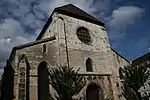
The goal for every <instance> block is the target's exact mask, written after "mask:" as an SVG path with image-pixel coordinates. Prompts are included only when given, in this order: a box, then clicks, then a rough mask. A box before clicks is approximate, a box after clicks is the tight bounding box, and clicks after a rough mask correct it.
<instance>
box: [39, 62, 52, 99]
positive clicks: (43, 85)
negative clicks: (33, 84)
mask: <svg viewBox="0 0 150 100" xmlns="http://www.w3.org/2000/svg"><path fill="white" fill-rule="evenodd" d="M49 93H50V92H49V78H48V68H47V63H46V62H45V61H43V62H41V63H40V64H39V66H38V100H48V98H49Z"/></svg>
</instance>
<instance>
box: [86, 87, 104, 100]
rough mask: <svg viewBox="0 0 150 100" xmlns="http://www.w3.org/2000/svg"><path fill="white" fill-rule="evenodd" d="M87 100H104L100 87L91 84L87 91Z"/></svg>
mask: <svg viewBox="0 0 150 100" xmlns="http://www.w3.org/2000/svg"><path fill="white" fill-rule="evenodd" d="M86 100H104V97H103V94H102V91H101V89H100V87H98V86H97V85H96V84H91V85H89V86H88V87H87V90H86Z"/></svg>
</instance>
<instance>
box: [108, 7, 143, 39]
mask: <svg viewBox="0 0 150 100" xmlns="http://www.w3.org/2000/svg"><path fill="white" fill-rule="evenodd" d="M143 13H144V9H142V8H139V7H133V6H125V7H120V8H118V9H116V10H114V11H113V12H112V16H111V19H110V22H109V25H110V26H109V27H110V33H111V34H110V37H111V38H112V39H119V38H122V37H123V36H124V35H125V31H126V29H127V28H128V27H130V25H133V24H135V23H136V22H137V21H138V20H139V19H140V18H141V17H142V15H143Z"/></svg>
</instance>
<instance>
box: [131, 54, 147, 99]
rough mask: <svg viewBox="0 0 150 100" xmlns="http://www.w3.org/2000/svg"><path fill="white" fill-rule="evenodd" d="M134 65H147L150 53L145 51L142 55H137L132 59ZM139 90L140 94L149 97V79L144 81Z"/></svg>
mask: <svg viewBox="0 0 150 100" xmlns="http://www.w3.org/2000/svg"><path fill="white" fill-rule="evenodd" d="M132 64H134V65H145V64H146V65H149V64H150V53H147V54H145V55H143V56H140V57H138V58H137V59H135V60H133V61H132ZM139 92H141V96H142V97H145V96H148V97H149V99H150V80H148V81H147V82H145V84H144V86H143V87H141V88H140V90H139Z"/></svg>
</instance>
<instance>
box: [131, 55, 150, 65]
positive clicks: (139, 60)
mask: <svg viewBox="0 0 150 100" xmlns="http://www.w3.org/2000/svg"><path fill="white" fill-rule="evenodd" d="M147 60H150V53H147V54H144V55H142V56H140V57H138V58H136V59H135V60H133V61H132V64H134V65H137V64H141V63H143V62H144V61H147Z"/></svg>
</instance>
